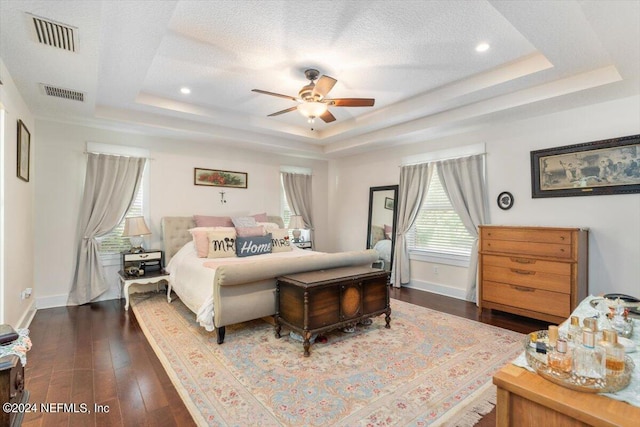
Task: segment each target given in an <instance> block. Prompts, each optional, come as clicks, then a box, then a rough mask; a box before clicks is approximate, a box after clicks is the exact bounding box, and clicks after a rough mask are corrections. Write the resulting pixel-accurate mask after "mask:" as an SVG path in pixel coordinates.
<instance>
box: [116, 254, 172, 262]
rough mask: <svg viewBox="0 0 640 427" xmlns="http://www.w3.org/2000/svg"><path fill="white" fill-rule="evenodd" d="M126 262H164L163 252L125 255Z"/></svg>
mask: <svg viewBox="0 0 640 427" xmlns="http://www.w3.org/2000/svg"><path fill="white" fill-rule="evenodd" d="M122 257H123V260H124V262H134V261H152V260H162V251H154V252H141V253H139V254H127V253H125V254H123V255H122Z"/></svg>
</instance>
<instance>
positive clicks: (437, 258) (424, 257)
mask: <svg viewBox="0 0 640 427" xmlns="http://www.w3.org/2000/svg"><path fill="white" fill-rule="evenodd" d="M409 259H410V260H414V261H422V262H431V263H434V264H445V265H454V266H457V267H469V259H470V257H469V256H468V255H456V254H447V253H442V252H429V251H421V250H417V249H412V250H409Z"/></svg>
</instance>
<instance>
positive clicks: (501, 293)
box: [482, 280, 571, 318]
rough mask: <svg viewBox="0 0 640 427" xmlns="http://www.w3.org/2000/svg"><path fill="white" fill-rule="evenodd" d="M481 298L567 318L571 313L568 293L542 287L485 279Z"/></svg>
mask: <svg viewBox="0 0 640 427" xmlns="http://www.w3.org/2000/svg"><path fill="white" fill-rule="evenodd" d="M482 299H483V300H486V301H490V302H494V303H497V304H502V305H506V306H511V307H517V308H520V309H523V310H528V311H532V312H540V313H545V314H550V315H553V316H559V317H562V318H568V317H569V315H571V298H570V296H569V294H563V293H558V292H550V291H545V290H542V289H534V288H528V287H525V286H516V285H508V284H504V283H496V282H491V281H487V280H485V281H483V283H482Z"/></svg>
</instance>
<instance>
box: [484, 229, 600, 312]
mask: <svg viewBox="0 0 640 427" xmlns="http://www.w3.org/2000/svg"><path fill="white" fill-rule="evenodd" d="M588 242H589V238H588V231H587V230H585V229H579V228H549V227H513V226H512V227H507V226H493V225H492V226H489V225H483V226H480V244H479V248H480V250H479V259H478V266H479V268H478V270H479V280H478V283H479V286H480V288H479V289H480V297H479V298H480V301H479V305H480V308H481V309H485V308H488V309H495V310H501V311H506V312H509V313H514V314H518V315H521V316H526V317H532V318H535V319H540V320H544V321H546V322H550V323H561V322H563V321H565V320H566V319H567V318H568V317H569V316H570V315H571V312H572V311H573V309H574V308H575V307H576V306H577V305H578V304H579V303H580V301H581V300H583V299H584V298H585V297H586V296H587V295H588Z"/></svg>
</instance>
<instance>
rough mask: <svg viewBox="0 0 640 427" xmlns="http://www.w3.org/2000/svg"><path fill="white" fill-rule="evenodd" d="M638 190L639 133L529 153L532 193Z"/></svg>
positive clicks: (562, 194)
mask: <svg viewBox="0 0 640 427" xmlns="http://www.w3.org/2000/svg"><path fill="white" fill-rule="evenodd" d="M631 193H640V135H631V136H625V137H620V138H613V139H607V140H601V141H593V142H585V143H582V144H574V145H567V146H564V147H557V148H550V149H543V150H536V151H532V152H531V195H532V197H533V198H534V199H535V198H542V197H570V196H596V195H607V194H631Z"/></svg>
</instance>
